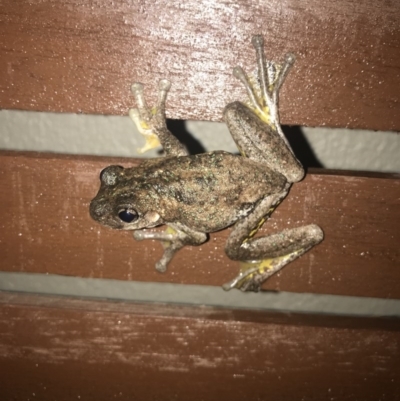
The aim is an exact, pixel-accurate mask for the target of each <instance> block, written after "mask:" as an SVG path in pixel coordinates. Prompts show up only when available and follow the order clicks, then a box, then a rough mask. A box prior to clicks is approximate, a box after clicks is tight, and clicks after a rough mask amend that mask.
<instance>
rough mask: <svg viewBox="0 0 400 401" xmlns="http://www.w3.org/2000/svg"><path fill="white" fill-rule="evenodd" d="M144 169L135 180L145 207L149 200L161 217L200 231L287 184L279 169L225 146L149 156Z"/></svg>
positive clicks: (216, 227)
mask: <svg viewBox="0 0 400 401" xmlns="http://www.w3.org/2000/svg"><path fill="white" fill-rule="evenodd" d="M142 171H143V173H144V174H145V178H144V179H143V180H142V183H143V185H140V183H139V185H136V187H137V188H136V191H137V192H142V196H140V195H139V193H137V195H138V198H139V199H140V198H141V199H143V200H144V202H143V207H144V206H145V202H147V205H149V206H151V202H152V203H154V206H155V207H157V209H158V210H157V212H158V213H159V214H160V215H161V216H162V218H163V220H164V221H165V222H174V221H177V222H180V223H183V224H185V225H187V226H188V227H192V228H194V229H197V230H199V231H204V232H210V231H216V230H220V229H222V228H224V227H227V226H229V225H231V224H232V223H234V222H235V221H237V220H238V219H239V218H241V217H243V216H245V215H247V214H248V213H250V212H251V211H252V210H253V208H254V206H255V205H256V204H257V202H258V201H259V200H261V199H262V198H264V197H265V196H267V195H268V194H272V193H275V192H278V191H280V190H282V189H283V188H284V186H285V184H286V179H285V177H284V176H283V175H281V174H280V173H277V172H275V171H272V170H270V169H268V168H267V167H265V166H264V165H263V164H261V163H257V162H254V161H252V160H250V159H247V158H244V157H241V156H236V155H232V154H231V153H228V152H224V151H216V152H209V153H203V154H199V155H191V156H181V157H173V158H172V157H171V158H162V159H161V158H160V159H157V160H154V159H152V160H149V161H148V162H144V163H143V170H142ZM149 192H151V193H149ZM145 198H147V200H145ZM149 199H151V202H150V204H149Z"/></svg>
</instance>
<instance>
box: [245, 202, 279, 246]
mask: <svg viewBox="0 0 400 401" xmlns="http://www.w3.org/2000/svg"><path fill="white" fill-rule="evenodd" d="M277 206H278V205H275V206H272V207H270V209H269V210H268V212H267V214H266V215H265V216H264V217H263V218H262V219H261V220H260V221H259V222H258V223H257V225H256V227H255V228H253V229H252V230H251V231H250V233H249V235H248V236H247V238H245V239H244V241H243V244H244V243H246V242H248V241H249V240H251V239H252V238H253V237H254V236H255V235H256V234H257V232H258V230H259V229H260V228H261V227H262V226H263V224H264V223H265V222H266V221H267V220H268V219H269V216H271V214H272V212H273V211H274V210H275V209H276V207H277Z"/></svg>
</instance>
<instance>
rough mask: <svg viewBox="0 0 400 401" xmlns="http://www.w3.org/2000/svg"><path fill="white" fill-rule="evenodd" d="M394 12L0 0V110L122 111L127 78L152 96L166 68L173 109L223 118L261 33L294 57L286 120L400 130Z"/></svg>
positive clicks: (287, 4) (391, 6) (270, 47)
mask: <svg viewBox="0 0 400 401" xmlns="http://www.w3.org/2000/svg"><path fill="white" fill-rule="evenodd" d="M399 15H400V3H399V2H398V1H395V0H391V1H383V0H380V1H376V0H364V1H362V2H349V1H347V0H335V1H331V0H318V1H316V0H301V1H299V0H285V1H281V0H271V1H268V2H251V1H246V0H238V1H225V2H223V3H219V2H210V1H206V0H203V1H199V0H190V1H186V2H185V4H184V6H182V2H181V1H180V0H172V1H168V4H165V3H164V2H155V1H151V0H140V1H136V2H126V1H100V2H99V1H96V2H88V1H86V0H70V1H56V2H54V1H50V0H44V1H40V2H28V1H24V0H14V1H3V2H2V3H1V4H0V72H1V73H0V108H8V109H25V110H40V111H44V110H48V111H64V112H84V113H99V114H127V110H128V108H129V107H131V106H132V98H131V96H130V92H129V87H130V84H131V83H132V82H134V81H142V82H143V83H145V84H146V85H147V86H148V87H147V94H148V95H149V98H150V99H151V100H153V101H154V99H155V95H156V94H155V84H156V82H157V81H158V80H159V79H160V78H161V77H167V78H169V79H171V80H172V82H173V87H172V91H171V94H170V98H169V102H168V115H169V117H171V118H182V119H197V120H220V119H221V111H222V108H223V107H224V105H225V104H227V103H228V102H229V101H232V100H236V99H237V98H238V97H239V96H241V95H243V93H244V90H243V88H242V87H241V85H240V84H239V83H238V82H237V81H236V80H235V79H234V78H233V77H232V75H231V71H232V68H233V67H234V66H235V65H237V64H240V65H243V66H244V67H245V68H246V69H247V71H252V70H253V69H254V66H255V64H254V54H253V50H252V48H251V45H250V37H251V35H252V34H254V33H262V34H263V35H264V36H265V40H266V44H265V48H266V49H267V51H268V55H270V56H271V57H272V58H275V59H279V58H282V57H283V55H284V53H286V52H288V51H292V52H294V53H295V54H296V55H297V58H298V59H297V63H296V68H295V69H294V71H293V72H292V73H291V74H290V77H289V79H288V82H287V85H286V86H285V88H284V90H283V94H282V102H281V114H282V120H283V122H284V123H286V124H299V125H310V126H322V125H324V126H339V127H345V126H346V127H360V128H369V129H381V130H400V113H399V104H400V72H399V71H400V24H399Z"/></svg>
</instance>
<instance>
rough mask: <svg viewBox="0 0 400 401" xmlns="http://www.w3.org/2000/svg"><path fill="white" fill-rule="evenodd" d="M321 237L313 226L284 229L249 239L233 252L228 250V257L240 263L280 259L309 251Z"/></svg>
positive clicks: (317, 228) (320, 231) (319, 231)
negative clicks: (305, 250) (304, 250)
mask: <svg viewBox="0 0 400 401" xmlns="http://www.w3.org/2000/svg"><path fill="white" fill-rule="evenodd" d="M322 235H323V234H322V230H321V229H320V228H319V227H318V226H317V225H315V224H310V225H308V226H303V227H297V228H292V229H285V230H282V231H281V232H279V233H276V234H272V235H269V236H266V237H258V238H254V239H250V240H248V241H246V242H244V243H243V244H242V245H241V246H240V247H239V248H237V249H235V250H234V251H232V250H230V251H229V255H228V256H230V257H231V256H234V257H233V258H232V259H235V260H241V261H253V260H263V259H274V258H280V257H282V256H285V255H289V254H292V253H294V252H296V253H297V252H298V251H300V250H303V249H307V250H308V249H310V248H311V247H313V246H314V245H316V244H318V243H319V242H320V241H321V240H322ZM303 253H304V252H303ZM298 256H300V255H298Z"/></svg>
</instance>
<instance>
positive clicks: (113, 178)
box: [100, 166, 124, 185]
mask: <svg viewBox="0 0 400 401" xmlns="http://www.w3.org/2000/svg"><path fill="white" fill-rule="evenodd" d="M123 169H124V168H123V167H121V166H108V167H106V168H104V169H103V170H101V173H100V180H101V182H104V184H106V185H115V184H116V183H117V179H118V177H119V175H120V173H121V171H122V170H123Z"/></svg>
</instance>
